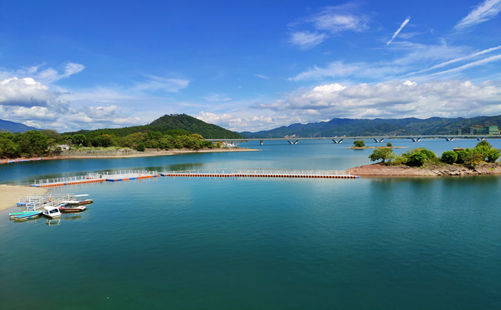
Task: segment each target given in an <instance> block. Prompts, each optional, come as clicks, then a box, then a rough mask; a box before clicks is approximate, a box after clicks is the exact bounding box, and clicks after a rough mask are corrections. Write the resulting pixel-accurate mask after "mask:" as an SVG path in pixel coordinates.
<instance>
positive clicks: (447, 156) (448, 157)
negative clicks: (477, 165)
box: [440, 151, 458, 164]
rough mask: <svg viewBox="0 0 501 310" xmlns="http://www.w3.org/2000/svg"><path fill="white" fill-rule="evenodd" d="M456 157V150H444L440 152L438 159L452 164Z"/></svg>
mask: <svg viewBox="0 0 501 310" xmlns="http://www.w3.org/2000/svg"><path fill="white" fill-rule="evenodd" d="M457 159H458V154H457V152H454V151H445V152H443V153H442V157H441V158H440V161H442V162H444V163H446V164H453V163H455V162H456V161H457Z"/></svg>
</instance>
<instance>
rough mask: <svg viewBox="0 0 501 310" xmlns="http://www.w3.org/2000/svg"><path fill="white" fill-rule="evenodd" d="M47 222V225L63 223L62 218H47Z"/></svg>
mask: <svg viewBox="0 0 501 310" xmlns="http://www.w3.org/2000/svg"><path fill="white" fill-rule="evenodd" d="M45 223H46V224H47V226H56V225H59V224H61V219H47V220H46V222H45Z"/></svg>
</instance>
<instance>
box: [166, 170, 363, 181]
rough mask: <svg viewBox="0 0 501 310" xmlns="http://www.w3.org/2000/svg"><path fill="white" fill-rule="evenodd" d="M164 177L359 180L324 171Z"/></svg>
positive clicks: (172, 173) (193, 173) (190, 173)
mask: <svg viewBox="0 0 501 310" xmlns="http://www.w3.org/2000/svg"><path fill="white" fill-rule="evenodd" d="M161 175H162V176H164V177H192V178H295V179H357V178H358V176H356V175H351V174H348V173H346V172H344V171H323V170H241V171H231V172H224V171H215V172H203V171H188V172H176V171H168V172H162V173H161Z"/></svg>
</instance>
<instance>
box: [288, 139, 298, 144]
mask: <svg viewBox="0 0 501 310" xmlns="http://www.w3.org/2000/svg"><path fill="white" fill-rule="evenodd" d="M288 142H289V144H297V143H298V142H299V140H296V141H292V140H288Z"/></svg>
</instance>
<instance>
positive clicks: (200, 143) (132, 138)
mask: <svg viewBox="0 0 501 310" xmlns="http://www.w3.org/2000/svg"><path fill="white" fill-rule="evenodd" d="M62 144H67V145H69V146H70V147H72V148H74V149H79V148H84V147H127V148H131V149H134V150H137V151H140V152H142V151H144V150H145V149H147V148H150V149H159V150H170V149H192V150H198V149H203V148H214V147H218V146H219V145H218V144H214V143H212V142H210V141H206V140H205V139H204V137H202V136H201V135H199V134H192V133H189V132H187V131H184V130H171V131H169V132H168V133H161V132H154V131H147V132H135V133H131V134H129V135H126V136H124V137H119V136H116V135H114V134H111V133H102V132H99V131H95V132H88V133H87V134H82V133H77V134H59V133H57V132H56V131H53V130H41V131H35V130H30V131H27V132H24V133H10V132H0V158H16V157H35V156H54V155H58V154H60V153H61V148H60V147H59V145H62Z"/></svg>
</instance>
